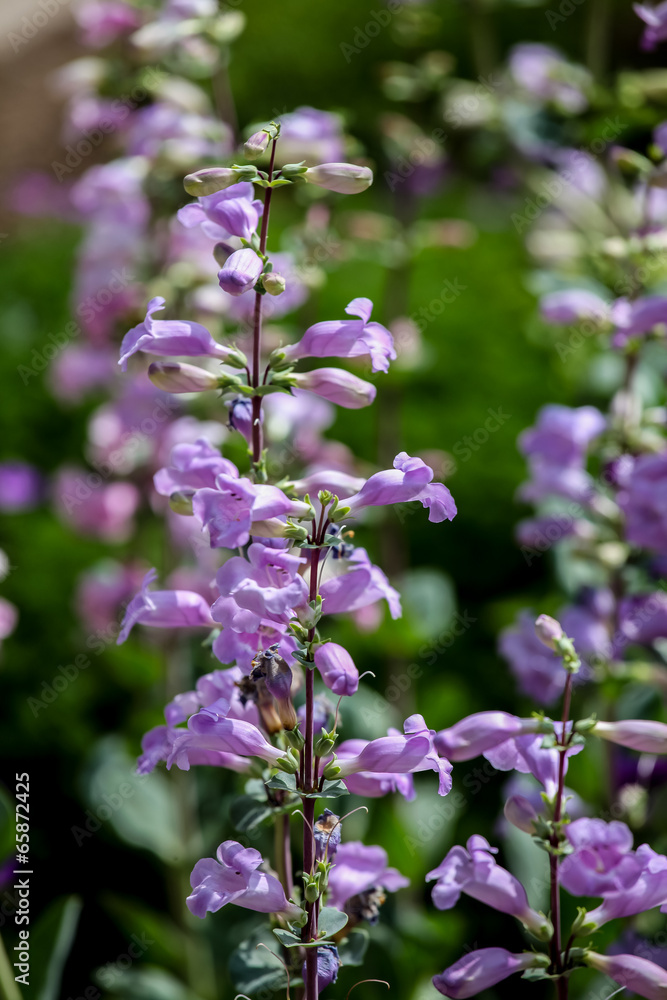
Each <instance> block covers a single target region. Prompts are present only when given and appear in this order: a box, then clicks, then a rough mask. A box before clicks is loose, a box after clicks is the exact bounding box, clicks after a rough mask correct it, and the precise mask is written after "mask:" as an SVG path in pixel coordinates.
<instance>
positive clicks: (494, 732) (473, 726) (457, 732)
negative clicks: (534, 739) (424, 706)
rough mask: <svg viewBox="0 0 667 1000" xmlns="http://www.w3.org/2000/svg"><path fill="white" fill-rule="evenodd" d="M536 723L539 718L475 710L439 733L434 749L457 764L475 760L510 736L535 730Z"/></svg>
mask: <svg viewBox="0 0 667 1000" xmlns="http://www.w3.org/2000/svg"><path fill="white" fill-rule="evenodd" d="M537 725H538V722H537V720H536V719H519V718H518V717H517V716H516V715H509V714H508V713H507V712H476V713H475V714H474V715H468V716H467V717H466V718H465V719H461V721H460V722H457V723H456V724H455V725H453V726H451V727H450V728H449V729H441V730H440V732H439V733H436V736H435V748H436V750H437V751H438V753H441V754H442V755H443V756H444V757H447V758H448V759H449V760H451V761H454V762H455V763H458V762H459V761H462V760H472V759H473V757H478V756H479V754H481V753H484V751H485V750H490V749H491V747H495V746H497V745H498V744H499V743H505V742H506V740H507V739H508V738H509V737H511V736H520V735H522V734H524V733H534V732H535V731H536V728H537Z"/></svg>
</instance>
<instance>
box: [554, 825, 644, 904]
mask: <svg viewBox="0 0 667 1000" xmlns="http://www.w3.org/2000/svg"><path fill="white" fill-rule="evenodd" d="M565 836H566V837H567V840H568V842H569V844H570V846H571V848H572V853H571V854H568V855H567V857H565V858H563V860H562V862H561V865H560V880H561V883H562V885H563V886H564V887H565V888H566V889H567V891H568V892H570V893H572V895H573V896H605V895H607V894H608V893H613V892H621V891H624V890H626V889H629V888H630V886H632V885H634V883H635V882H636V881H637V879H638V878H639V877H640V875H641V874H642V871H643V864H642V860H641V857H638V856H637V854H636V853H635V852H634V851H633V850H632V831H631V830H630V828H629V827H627V826H626V825H625V823H619V822H618V821H612V822H611V823H605V822H604V820H601V819H588V818H587V817H582V818H581V819H577V820H575V821H574V823H570V824H569V826H567V827H566V829H565Z"/></svg>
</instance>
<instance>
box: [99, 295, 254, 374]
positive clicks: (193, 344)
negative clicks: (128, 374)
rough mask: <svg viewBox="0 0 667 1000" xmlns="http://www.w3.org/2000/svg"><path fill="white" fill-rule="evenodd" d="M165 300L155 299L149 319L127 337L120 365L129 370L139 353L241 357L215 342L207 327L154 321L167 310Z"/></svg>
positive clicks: (226, 358)
mask: <svg viewBox="0 0 667 1000" xmlns="http://www.w3.org/2000/svg"><path fill="white" fill-rule="evenodd" d="M164 304H165V300H164V299H163V298H162V297H161V296H159V295H158V296H157V297H156V298H154V299H151V300H150V302H149V303H148V309H147V311H146V319H145V320H144V322H143V323H139V325H138V326H134V327H132V329H131V330H130V331H128V333H126V334H125V336H124V337H123V343H122V344H121V348H120V361H119V362H118V364H119V365H120V366H121V368H122V370H123V371H126V370H127V362H128V359H129V358H131V357H132V355H133V354H136V353H137V351H146V352H147V353H148V354H157V355H159V356H160V357H173V356H183V357H187V358H197V357H210V358H219V359H220V360H221V361H225V360H229V358H230V357H232V356H236V355H237V354H238V352H237V351H235V350H234V348H229V347H223V345H222V344H218V343H216V342H215V340H214V339H213V337H212V336H211V334H210V333H209V332H208V330H207V329H206V327H203V326H201V325H200V324H199V323H189V322H187V321H186V320H180V319H153V313H155V312H159V311H160V310H161V309H164Z"/></svg>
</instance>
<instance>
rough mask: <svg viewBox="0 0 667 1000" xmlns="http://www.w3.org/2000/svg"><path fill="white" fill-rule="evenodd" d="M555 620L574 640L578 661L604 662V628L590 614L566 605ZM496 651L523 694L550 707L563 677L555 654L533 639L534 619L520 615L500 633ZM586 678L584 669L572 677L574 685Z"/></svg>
mask: <svg viewBox="0 0 667 1000" xmlns="http://www.w3.org/2000/svg"><path fill="white" fill-rule="evenodd" d="M558 619H559V621H560V622H561V623H562V625H563V628H564V630H565V632H566V634H567V635H569V636H570V638H572V639H573V640H574V644H575V646H576V649H577V652H578V653H579V654H580V656H581V657H582V658H585V657H587V656H588V657H592V656H599V657H603V658H607V657H608V656H609V655H610V653H611V645H610V639H609V632H608V630H607V626H606V624H605V623H604V622H603V621H601V620H600V618H599V617H598V616H597V614H595V613H594V612H593V611H590V610H589V609H588V608H586V607H583V606H579V605H570V606H568V607H566V608H562V609H561V611H560V612H559V614H558ZM498 649H499V651H500V653H501V655H502V656H504V657H505V659H506V660H507V662H508V663H509V665H510V670H511V671H512V673H513V674H514V676H515V678H516V680H517V681H518V684H519V688H520V690H521V691H522V692H523V693H524V694H527V695H528V696H529V697H530V698H533V699H535V700H536V701H539V702H540V704H542V705H550V704H552V702H554V701H555V700H556V699H557V698H558V697H559V696H560V695H561V694H562V692H563V690H564V688H565V680H566V677H567V674H566V672H565V670H564V669H563V665H562V663H561V661H560V659H559V657H558V656H557V655H556V653H554V652H552V650H550V649H548V648H547V647H546V646H545V645H544V644H543V643H542V642H541V641H540V640H539V639H538V637H537V636H536V634H535V615H534V613H533V612H532V611H528V610H525V611H522V612H520V614H519V616H518V619H517V621H516V622H515V623H514V625H512V626H510V627H509V628H506V629H504V630H503V631H502V632H501V634H500V640H499V642H498ZM589 676H590V672H589V670H588V668H587V667H584V668H583V669H582V670H580V672H579V673H578V674H577V675H576V677H575V682H583V681H586V680H587V679H588V678H589Z"/></svg>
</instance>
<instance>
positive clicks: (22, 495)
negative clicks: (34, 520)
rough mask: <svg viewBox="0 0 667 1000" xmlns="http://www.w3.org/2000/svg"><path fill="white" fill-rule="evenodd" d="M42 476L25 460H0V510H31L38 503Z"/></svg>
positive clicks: (12, 511) (8, 512)
mask: <svg viewBox="0 0 667 1000" xmlns="http://www.w3.org/2000/svg"><path fill="white" fill-rule="evenodd" d="M41 492H42V477H41V476H40V474H39V472H38V471H37V469H36V468H35V467H34V466H33V465H28V463H27V462H0V510H1V511H2V512H3V513H5V514H10V513H15V512H16V511H20V510H31V508H33V507H35V506H36V505H37V504H38V503H39V499H40V494H41Z"/></svg>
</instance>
